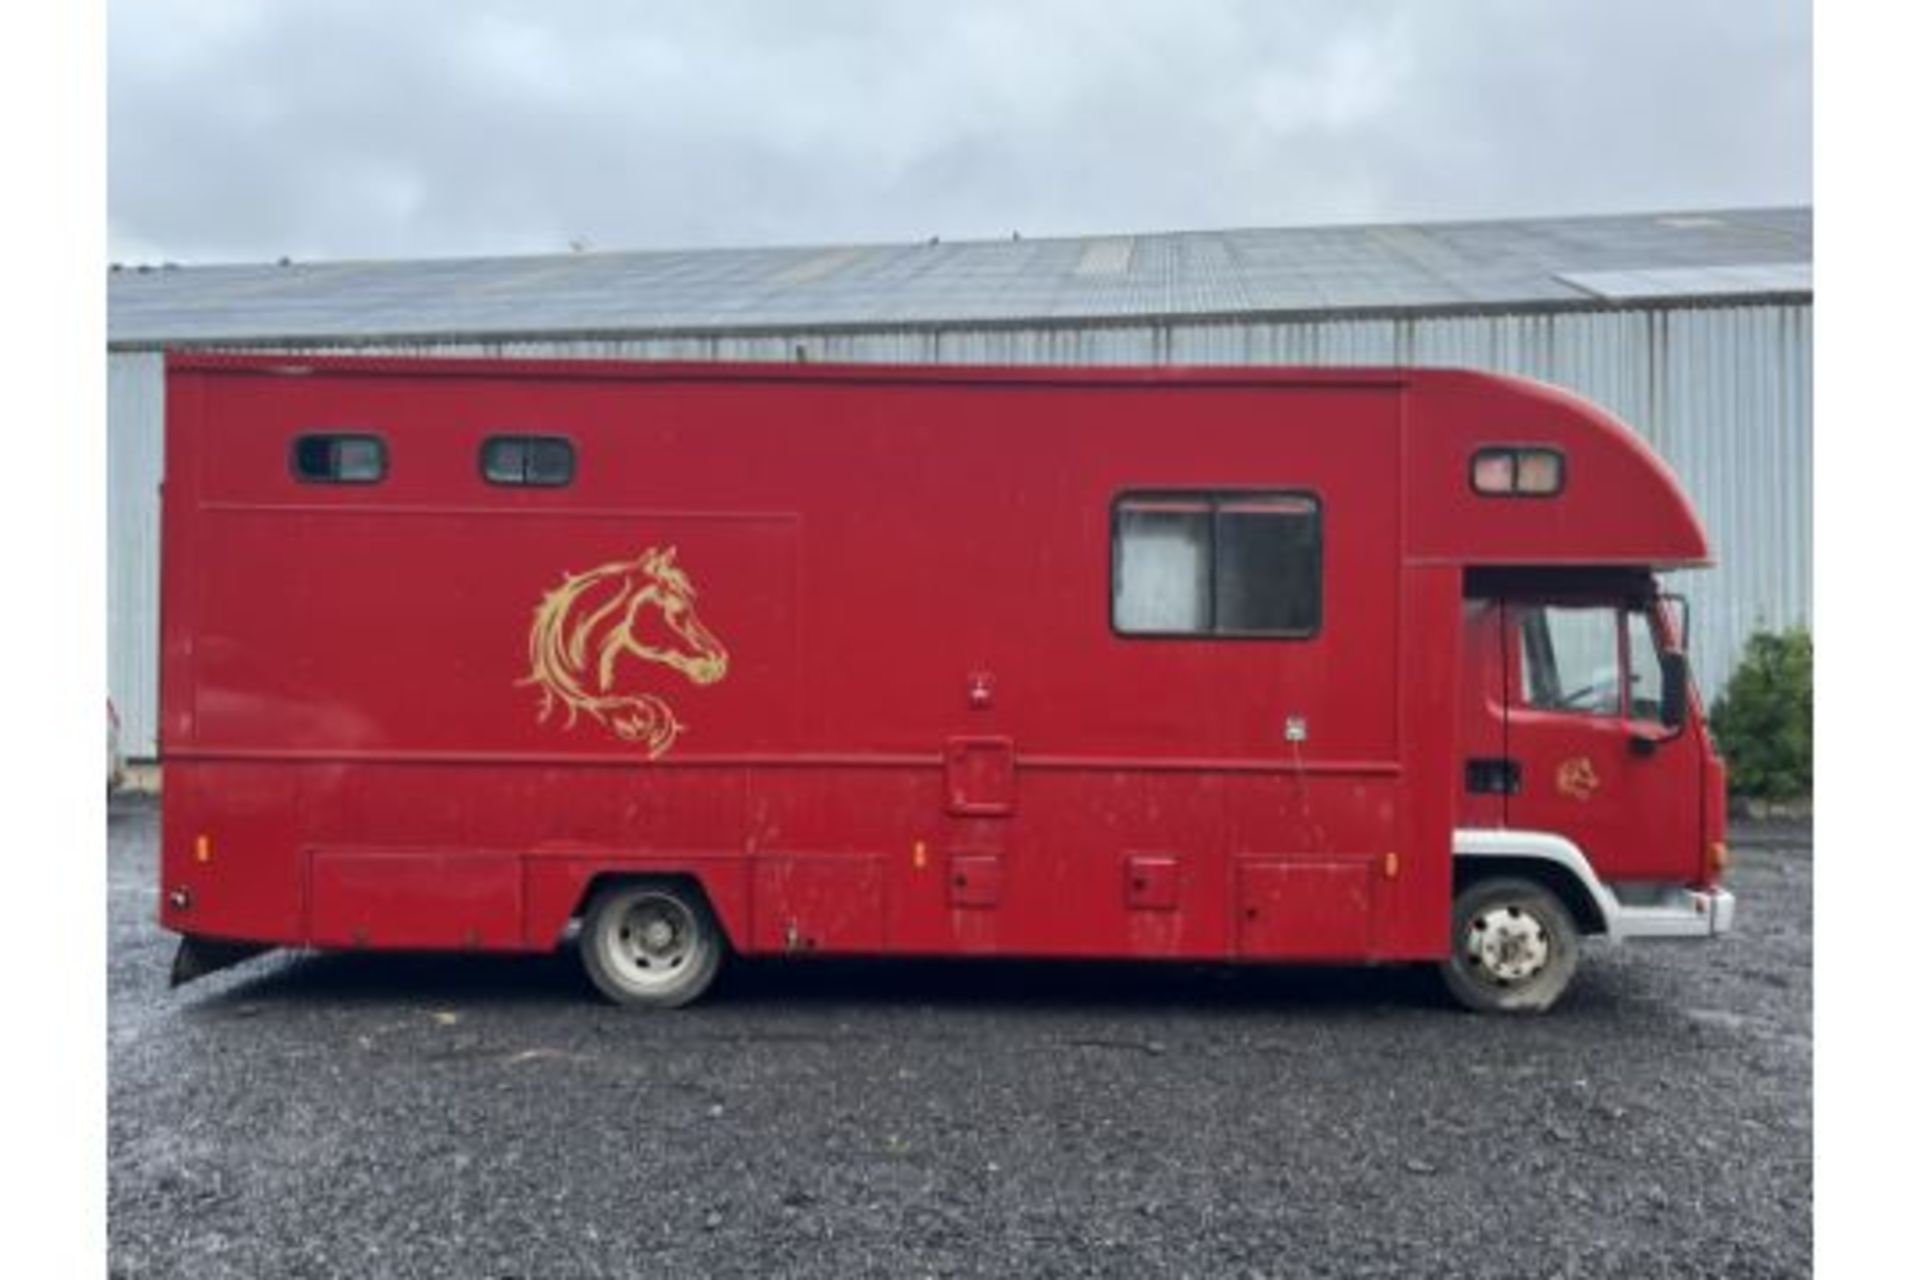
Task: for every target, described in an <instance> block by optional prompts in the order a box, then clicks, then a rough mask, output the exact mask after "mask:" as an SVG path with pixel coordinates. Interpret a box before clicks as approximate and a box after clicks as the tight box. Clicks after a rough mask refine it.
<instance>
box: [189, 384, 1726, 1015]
mask: <svg viewBox="0 0 1920 1280" xmlns="http://www.w3.org/2000/svg"><path fill="white" fill-rule="evenodd" d="M166 448H167V453H166V479H165V486H164V498H163V529H164V537H163V545H164V548H165V550H164V564H163V569H162V579H163V582H162V618H163V621H162V644H161V650H162V657H161V704H162V710H161V733H162V750H163V759H164V763H165V768H166V786H165V797H164V803H163V808H164V819H163V828H164V829H163V837H162V839H163V848H162V855H161V868H160V875H161V886H160V890H161V894H160V896H161V907H160V920H161V923H162V924H163V925H164V926H165V927H166V928H167V929H170V930H172V931H175V932H177V933H179V934H181V935H182V944H181V948H180V952H179V955H178V957H177V959H176V961H175V965H174V977H175V980H176V981H184V980H186V979H188V978H191V977H194V976H197V975H198V974H200V973H203V972H206V971H208V970H210V969H212V968H215V967H218V966H220V965H222V964H224V963H229V962H231V961H232V960H234V959H236V958H239V957H241V956H244V955H246V954H250V953H252V952H254V951H258V950H261V949H264V948H266V947H273V946H291V947H305V948H321V949H352V948H359V949H371V950H377V949H388V948H393V949H429V950H468V951H490V952H534V951H547V950H550V949H553V948H556V947H558V946H560V945H562V943H563V941H564V940H565V939H566V938H567V937H568V936H569V934H570V933H571V932H572V931H573V930H574V929H575V928H576V927H577V931H578V947H579V950H580V953H581V956H582V959H583V961H584V963H585V965H586V968H587V970H588V971H589V973H590V974H591V976H592V978H593V980H594V982H595V983H596V984H597V985H598V986H599V988H600V989H601V990H602V991H603V992H605V994H606V995H607V996H609V997H610V998H612V999H614V1000H617V1001H623V1002H627V1003H631V1004H635V1005H643V1006H671V1005H678V1004H683V1003H685V1002H686V1001H689V1000H691V999H693V998H694V997H696V996H698V995H699V994H700V993H701V992H702V991H703V990H705V989H706V987H707V985H708V984H709V982H710V981H711V980H712V979H713V977H714V975H715V972H716V970H717V969H718V967H719V965H720V964H721V963H722V961H723V959H724V958H725V957H726V956H727V955H728V954H732V953H737V954H740V955H773V954H806V955H826V954H862V955H923V956H924V955H942V956H1020V957H1044V956H1074V957H1114V958H1134V959H1139V958H1149V957H1151V958H1158V959H1167V960H1184V961H1242V962H1259V963H1265V962H1284V961H1315V962H1336V963H1374V962H1412V961H1421V962H1433V963H1436V964H1438V965H1439V966H1440V969H1441V972H1442V973H1443V974H1444V975H1445V978H1446V982H1447V985H1448V987H1449V988H1450V989H1451V990H1452V992H1453V993H1454V994H1455V995H1456V996H1457V997H1458V998H1459V999H1460V1000H1461V1001H1463V1002H1464V1003H1465V1004H1467V1005H1468V1006H1470V1007H1473V1008H1476V1009H1489V1010H1538V1009H1544V1008H1546V1007H1548V1006H1550V1005H1551V1004H1552V1003H1553V1002H1554V1001H1555V1000H1556V999H1557V998H1558V997H1559V996H1560V994H1561V992H1562V991H1563V990H1564V989H1565V988H1566V986H1567V983H1568V981H1569V979H1570V978H1571V976H1572V974H1573V970H1574V967H1575V964H1576V962H1577V959H1578V955H1579V950H1580V947H1581V946H1582V945H1583V943H1584V942H1585V941H1587V940H1589V939H1608V940H1619V939H1626V938H1635V937H1660V938H1707V937H1711V936H1714V935H1716V934H1719V933H1721V932H1723V931H1724V930H1726V929H1727V928H1728V927H1729V925H1730V924H1731V922H1732V915H1733V898H1732V896H1731V895H1730V894H1729V893H1727V891H1726V890H1725V889H1724V888H1722V887H1721V885H1720V878H1721V875H1722V872H1723V869H1724V867H1725V864H1726V858H1727V855H1726V845H1725V824H1726V816H1725V813H1726V811H1725V787H1724V771H1723V768H1722V765H1721V763H1720V761H1719V760H1718V758H1717V757H1716V756H1715V754H1714V749H1713V746H1712V743H1711V741H1710V740H1709V737H1708V734H1707V729H1706V725H1705V723H1704V718H1703V716H1702V708H1701V703H1700V699H1699V697H1698V695H1697V694H1696V693H1695V692H1694V690H1693V688H1692V686H1691V684H1690V681H1689V679H1688V675H1687V663H1686V659H1685V657H1684V636H1683V635H1682V631H1683V629H1684V628H1683V623H1682V619H1681V613H1680V610H1679V609H1677V608H1676V607H1673V603H1672V602H1671V601H1669V600H1668V598H1666V597H1663V596H1662V595H1661V593H1660V591H1659V589H1658V586H1657V581H1656V576H1655V575H1656V573H1657V572H1658V571H1659V570H1663V569H1670V568H1675V567H1680V566H1698V565H1703V564H1705V563H1707V560H1708V551H1707V544H1706V539H1705V535H1704V533H1703V531H1702V528H1701V525H1700V521H1699V519H1698V518H1697V517H1696V516H1695V514H1694V512H1693V511H1692V509H1691V508H1690V507H1689V505H1688V502H1687V499H1686V497H1685V495H1684V494H1683V493H1682V492H1681V489H1680V487H1679V485H1678V484H1677V483H1676V481H1675V479H1674V476H1673V473H1672V472H1671V471H1669V470H1668V468H1667V467H1666V466H1665V465H1664V464H1663V463H1662V462H1661V460H1660V459H1659V458H1658V457H1657V456H1656V455H1655V454H1654V453H1653V452H1652V450H1651V449H1649V448H1648V446H1647V445H1646V444H1644V443H1643V442H1642V441H1641V440H1640V439H1638V438H1637V437H1636V436H1635V435H1634V434H1633V433H1632V432H1631V431H1629V430H1628V429H1627V428H1626V427H1624V426H1622V425H1621V424H1620V423H1618V422H1617V421H1615V420H1613V419H1612V418H1610V417H1609V416H1607V415H1606V414H1605V413H1603V412H1601V411H1600V410H1598V409H1597V408H1595V407H1594V406H1593V405H1591V404H1588V403H1586V402H1584V401H1581V400H1579V399H1577V398H1575V397H1573V396H1571V395H1568V394H1565V393H1563V392H1560V391H1557V390H1554V389H1551V388H1548V387H1546V386H1542V385H1539V384H1535V383H1531V382H1527V381H1523V380H1519V379H1514V378H1507V377H1498V376H1493V375H1489V374H1484V373H1474V372H1464V371H1449V370H1427V369H1418V370H1416V369H1338V370H1334V369H1219V368H1189V369H1166V368H1156V369H1035V368H1017V369H1016V368H946V367H914V368H904V367H884V366H864V365H863V366H844V367H832V366H823V365H808V364H791V365H789V364H778V365H776V364H765V365H754V364H636V363H612V362H599V361H594V362H584V361H569V362H560V361H518V360H449V359H433V360H425V359H399V358H349V357H329V358H317V357H305V356H300V357H294V356H265V355H174V356H172V357H170V358H169V361H168V364H167V443H166Z"/></svg>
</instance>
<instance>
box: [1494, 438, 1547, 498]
mask: <svg viewBox="0 0 1920 1280" xmlns="http://www.w3.org/2000/svg"><path fill="white" fill-rule="evenodd" d="M1471 478H1472V481H1473V491H1474V492H1475V493H1478V494H1482V495H1485V496H1488V497H1496V498H1510V497H1515V496H1518V497H1523V498H1551V497H1553V496H1554V495H1555V494H1557V493H1559V492H1560V491H1561V490H1562V489H1564V488H1565V487H1566V483H1567V460H1566V456H1565V455H1564V454H1562V453H1561V452H1560V451H1559V450H1558V449H1554V448H1550V447H1548V446H1545V445H1496V446H1494V447H1493V448H1489V449H1482V450H1480V451H1479V452H1477V453H1475V454H1474V455H1473V467H1472V471H1471Z"/></svg>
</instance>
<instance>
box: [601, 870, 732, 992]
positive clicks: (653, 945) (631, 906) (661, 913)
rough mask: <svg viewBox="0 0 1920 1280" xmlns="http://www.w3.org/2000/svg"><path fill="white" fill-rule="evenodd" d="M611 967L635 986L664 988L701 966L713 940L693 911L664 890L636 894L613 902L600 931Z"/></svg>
mask: <svg viewBox="0 0 1920 1280" xmlns="http://www.w3.org/2000/svg"><path fill="white" fill-rule="evenodd" d="M599 944H600V958H601V959H602V960H604V961H605V962H606V967H607V970H608V972H610V973H611V974H613V976H614V977H615V978H617V979H618V980H619V981H620V983H621V984H622V985H623V986H626V987H628V988H630V989H632V990H635V991H648V992H657V991H665V990H668V989H670V988H672V987H675V986H678V985H680V984H681V983H682V982H684V981H686V979H687V976H688V975H689V974H692V973H696V972H698V970H699V967H700V963H701V961H702V959H703V958H704V956H705V954H706V949H707V946H708V945H709V944H708V942H707V939H706V937H705V935H704V934H703V933H702V931H701V929H700V924H699V922H698V921H697V920H695V919H694V915H693V912H692V911H691V910H689V909H688V907H687V905H686V904H685V903H683V902H681V901H680V900H679V899H678V898H675V897H672V896H670V895H668V894H664V893H638V894H634V895H633V896H631V897H628V898H624V899H622V900H620V901H619V902H617V903H615V904H614V905H613V908H612V909H611V910H610V911H609V912H608V915H607V926H606V928H604V929H602V930H601V931H600V939H599Z"/></svg>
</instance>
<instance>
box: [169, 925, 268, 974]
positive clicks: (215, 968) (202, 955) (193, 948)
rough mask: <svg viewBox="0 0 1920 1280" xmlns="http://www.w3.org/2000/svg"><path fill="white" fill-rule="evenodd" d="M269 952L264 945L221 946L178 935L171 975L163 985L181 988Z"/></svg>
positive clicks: (240, 944) (210, 941)
mask: <svg viewBox="0 0 1920 1280" xmlns="http://www.w3.org/2000/svg"><path fill="white" fill-rule="evenodd" d="M271 950H273V948H272V947H270V946H268V945H267V944H266V943H264V942H222V941H220V940H219V939H217V938H196V937H194V936H193V935H192V934H185V935H182V937H181V939H180V949H179V950H178V951H176V952H174V953H173V973H172V974H171V976H170V977H169V979H168V981H167V985H168V986H169V987H179V986H184V985H186V984H187V983H189V982H192V981H193V980H194V979H195V978H204V977H206V976H207V975H208V974H210V973H218V972H219V971H220V970H222V969H227V968H231V967H232V966H234V965H236V964H239V963H240V962H241V961H242V960H246V959H250V958H251V957H253V956H257V955H259V954H260V953H261V952H263V951H271Z"/></svg>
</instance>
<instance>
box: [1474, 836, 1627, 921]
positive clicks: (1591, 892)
mask: <svg viewBox="0 0 1920 1280" xmlns="http://www.w3.org/2000/svg"><path fill="white" fill-rule="evenodd" d="M1453 855H1454V857H1453V890H1454V893H1455V895H1456V896H1457V895H1458V894H1459V893H1460V891H1461V890H1462V889H1465V888H1466V887H1467V886H1469V885H1472V884H1476V883H1478V882H1480V881H1482V880H1487V879H1491V878H1493V877H1496V876H1515V877H1518V878H1520V879H1523V880H1531V881H1534V882H1535V883H1537V884H1539V885H1540V886H1541V887H1542V888H1544V889H1547V890H1549V891H1550V892H1552V894H1553V895H1554V896H1555V897H1556V898H1558V899H1560V902H1561V904H1562V905H1564V906H1565V907H1566V909H1567V912H1568V914H1570V915H1571V916H1572V917H1573V921H1574V923H1575V924H1576V925H1578V926H1579V929H1580V932H1581V933H1583V934H1587V935H1589V936H1592V935H1599V936H1602V937H1608V938H1611V937H1613V936H1614V913H1615V906H1614V900H1613V895H1612V894H1611V893H1610V892H1608V891H1607V888H1606V886H1605V885H1604V884H1602V883H1601V882H1600V878H1599V877H1598V876H1596V875H1595V874H1594V872H1593V865H1592V864H1591V863H1589V862H1588V861H1587V857H1586V855H1585V854H1584V853H1582V852H1581V851H1580V847H1579V846H1578V845H1576V844H1574V843H1573V842H1572V841H1571V840H1568V839H1566V838H1565V837H1564V836H1557V835H1554V834H1552V833H1551V832H1544V831H1491V830H1489V831H1475V830H1462V831H1456V832H1455V833H1454V840H1453Z"/></svg>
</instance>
